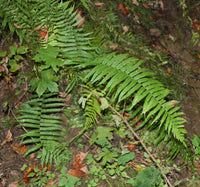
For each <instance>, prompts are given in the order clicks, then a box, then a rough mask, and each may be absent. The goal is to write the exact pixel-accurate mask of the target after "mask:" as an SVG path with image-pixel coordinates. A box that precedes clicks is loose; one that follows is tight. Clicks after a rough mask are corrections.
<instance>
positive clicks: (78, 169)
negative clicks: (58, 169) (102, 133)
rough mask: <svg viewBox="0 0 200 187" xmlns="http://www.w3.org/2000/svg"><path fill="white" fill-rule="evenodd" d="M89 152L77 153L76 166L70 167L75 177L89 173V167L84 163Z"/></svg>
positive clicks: (74, 164)
mask: <svg viewBox="0 0 200 187" xmlns="http://www.w3.org/2000/svg"><path fill="white" fill-rule="evenodd" d="M87 154H88V152H87V153H83V152H80V154H77V155H76V157H75V159H74V160H75V161H74V163H73V166H74V168H73V169H70V170H69V171H68V173H69V174H70V175H72V176H74V177H78V178H79V177H81V176H84V175H86V174H87V173H88V169H87V167H86V166H84V164H82V162H83V160H84V159H85V158H86V156H87Z"/></svg>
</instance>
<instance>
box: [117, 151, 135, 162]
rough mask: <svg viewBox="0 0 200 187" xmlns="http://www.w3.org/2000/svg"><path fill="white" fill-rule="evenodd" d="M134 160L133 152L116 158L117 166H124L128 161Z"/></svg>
mask: <svg viewBox="0 0 200 187" xmlns="http://www.w3.org/2000/svg"><path fill="white" fill-rule="evenodd" d="M134 158H135V153H134V152H129V153H126V154H124V155H121V156H120V157H119V158H118V164H119V165H125V164H126V163H127V162H129V161H130V160H133V159H134Z"/></svg>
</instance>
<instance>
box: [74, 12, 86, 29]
mask: <svg viewBox="0 0 200 187" xmlns="http://www.w3.org/2000/svg"><path fill="white" fill-rule="evenodd" d="M76 14H78V17H77V19H76V22H79V24H78V26H77V27H78V28H83V27H84V26H83V23H84V21H85V18H84V17H83V16H82V15H81V14H82V11H81V10H77V11H76Z"/></svg>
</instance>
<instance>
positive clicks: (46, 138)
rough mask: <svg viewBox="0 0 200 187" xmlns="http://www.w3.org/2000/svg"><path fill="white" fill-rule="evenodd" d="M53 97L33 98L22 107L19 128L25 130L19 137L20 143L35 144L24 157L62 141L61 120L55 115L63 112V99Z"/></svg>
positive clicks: (49, 95) (51, 95)
mask: <svg viewBox="0 0 200 187" xmlns="http://www.w3.org/2000/svg"><path fill="white" fill-rule="evenodd" d="M54 95H55V94H53V93H50V94H44V95H43V96H42V97H40V98H38V97H37V96H35V97H34V98H32V99H31V100H29V101H28V102H26V103H25V104H23V105H22V109H21V110H20V114H21V116H20V117H19V123H20V124H19V126H22V127H23V128H25V130H26V133H25V134H22V135H21V138H22V143H23V144H36V145H35V146H34V147H33V148H31V149H29V150H28V151H27V152H26V155H28V154H29V153H31V152H34V151H37V150H38V149H40V148H42V147H48V146H49V145H51V146H52V145H55V143H56V142H60V140H61V139H62V136H61V130H62V128H61V125H60V123H61V122H62V118H61V117H59V116H57V115H55V113H58V112H61V111H62V110H63V108H62V107H63V106H64V103H63V102H62V101H63V99H61V98H56V97H53V96H54ZM52 114H54V115H52Z"/></svg>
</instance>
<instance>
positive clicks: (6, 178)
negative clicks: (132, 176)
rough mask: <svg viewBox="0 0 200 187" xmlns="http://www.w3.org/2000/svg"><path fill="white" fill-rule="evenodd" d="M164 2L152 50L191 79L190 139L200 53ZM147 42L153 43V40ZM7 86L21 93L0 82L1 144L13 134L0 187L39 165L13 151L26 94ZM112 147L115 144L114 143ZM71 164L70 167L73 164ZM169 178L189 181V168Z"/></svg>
mask: <svg viewBox="0 0 200 187" xmlns="http://www.w3.org/2000/svg"><path fill="white" fill-rule="evenodd" d="M163 2H164V5H165V9H164V10H163V11H161V10H155V11H154V13H155V14H156V26H155V28H156V29H158V30H159V32H161V33H163V36H164V38H161V39H158V38H153V42H155V43H156V47H155V50H163V49H166V50H167V51H168V53H169V55H170V56H171V60H172V61H174V62H175V63H177V65H180V66H182V67H183V68H184V69H186V70H187V71H189V72H191V76H190V77H186V78H187V81H188V85H186V86H187V89H188V93H187V97H186V99H185V100H184V101H183V104H182V107H183V110H184V112H185V113H186V119H187V122H188V123H187V124H186V129H187V130H188V132H189V135H190V136H191V137H192V136H193V134H194V133H196V134H198V135H199V136H200V118H199V116H200V102H199V100H200V59H198V58H195V59H194V57H193V56H195V55H197V54H198V51H200V50H199V49H197V48H196V47H195V48H194V47H192V45H191V43H190V38H191V34H190V32H189V28H188V25H187V23H186V20H185V19H183V18H182V12H181V11H180V10H177V9H174V7H175V5H174V4H173V3H169V1H163ZM170 2H172V1H170ZM169 10H170V11H169ZM194 11H195V10H194ZM196 11H197V9H196ZM194 15H195V18H197V19H200V17H198V16H197V15H198V14H194ZM199 16H200V15H199ZM192 18H194V17H192ZM178 29H180V32H179V33H177V30H178ZM182 31H184V32H182ZM149 40H150V42H152V41H151V40H152V36H151V37H150V38H149ZM9 84H10V89H11V90H12V91H13V93H15V92H16V90H21V91H22V92H21V93H20V94H19V95H18V96H16V97H15V98H13V96H12V93H11V92H10V89H9V88H8V85H7V84H6V82H5V80H4V79H3V78H2V79H1V80H0V88H1V89H0V121H1V126H0V128H1V129H0V133H1V136H0V142H3V141H4V140H5V139H6V136H7V133H8V130H9V129H11V133H12V140H11V141H10V142H7V143H6V144H4V145H3V146H2V147H1V149H0V183H1V184H0V185H2V186H8V184H11V183H12V182H14V181H17V180H19V179H21V182H23V176H24V174H25V171H22V170H21V169H20V168H22V166H23V165H24V164H27V165H28V166H32V165H33V164H36V165H39V163H40V161H39V160H38V159H37V158H33V159H32V160H31V159H28V158H25V157H24V156H23V155H22V154H21V153H19V152H17V151H16V150H15V149H14V148H13V147H12V146H14V145H19V144H20V139H19V137H18V136H19V135H20V134H22V133H23V132H24V130H23V129H21V128H19V127H16V124H15V120H14V119H13V117H14V116H13V111H14V109H16V108H18V107H20V103H21V102H23V101H25V100H26V98H27V96H28V93H27V91H26V85H25V84H22V85H19V84H18V83H17V77H13V79H12V81H10V83H9ZM6 102H8V103H6ZM65 125H66V127H67V126H68V124H65ZM76 133H77V132H76V130H72V131H71V132H70V133H69V134H70V135H71V136H70V137H73V136H74V135H75V134H76ZM70 137H69V138H70ZM114 143H116V144H117V141H116V142H114ZM82 144H83V145H84V149H83V150H82V151H84V152H87V151H88V150H90V151H91V152H95V151H96V150H95V148H91V147H90V146H89V144H88V142H87V137H84V138H83V142H82ZM71 149H72V152H73V153H74V155H75V154H77V153H78V152H79V151H80V149H79V148H78V147H77V146H73V148H71ZM154 151H155V152H156V151H157V150H153V152H154ZM136 155H137V154H136ZM136 159H138V160H139V159H141V155H139V153H138V156H136ZM72 162H73V161H72ZM175 163H176V165H177V166H180V165H181V163H180V160H179V158H177V159H176V160H175ZM70 164H71V165H72V163H70ZM70 164H69V165H70ZM168 177H169V179H170V180H171V181H172V182H175V181H177V180H181V179H186V178H190V177H191V176H189V168H188V166H185V167H184V168H183V169H182V170H181V171H176V170H174V171H172V172H171V173H170V174H169V176H168ZM184 183H186V180H185V181H184V182H183V183H182V184H181V186H186V185H187V184H186V185H184ZM56 184H57V181H55V184H54V185H56ZM21 185H22V183H21ZM23 185H24V184H23ZM102 186H104V185H102Z"/></svg>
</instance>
